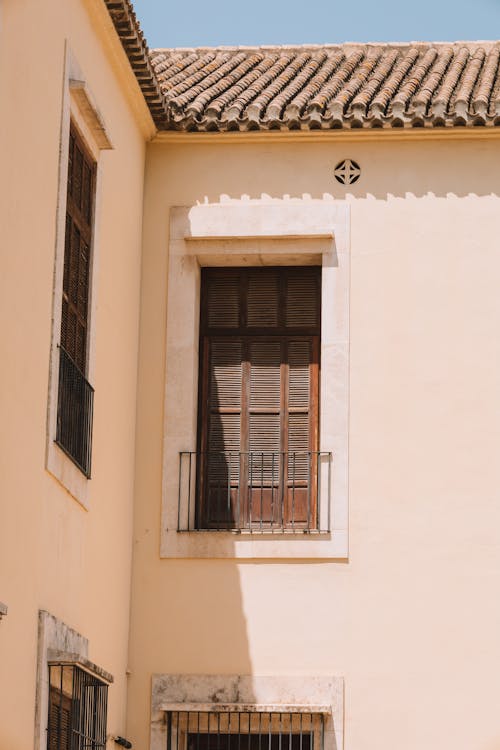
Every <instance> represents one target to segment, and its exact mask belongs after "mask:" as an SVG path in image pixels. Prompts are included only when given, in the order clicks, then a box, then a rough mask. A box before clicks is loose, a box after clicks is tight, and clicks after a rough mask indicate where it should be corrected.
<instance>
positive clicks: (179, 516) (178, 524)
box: [177, 453, 189, 531]
mask: <svg viewBox="0 0 500 750" xmlns="http://www.w3.org/2000/svg"><path fill="white" fill-rule="evenodd" d="M183 456H184V454H183V453H181V454H180V458H179V497H178V499H177V531H180V530H181V493H182V458H183ZM188 502H189V500H188ZM188 522H189V517H188Z"/></svg>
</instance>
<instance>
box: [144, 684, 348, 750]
mask: <svg viewBox="0 0 500 750" xmlns="http://www.w3.org/2000/svg"><path fill="white" fill-rule="evenodd" d="M218 709H219V710H221V711H228V710H229V711H243V712H249V713H250V714H252V713H254V712H259V711H264V712H269V711H272V712H273V713H279V712H280V711H282V712H283V713H292V714H293V713H313V714H315V713H321V714H323V716H324V736H323V741H324V744H323V747H324V750H342V747H343V738H344V678H343V677H341V676H332V675H316V676H310V675H300V676H297V675H287V676H274V675H273V676H260V675H194V674H191V675H187V674H184V675H183V674H176V675H173V674H155V675H153V678H152V685H151V741H150V750H164V748H165V747H167V724H166V721H165V717H166V712H168V711H182V710H184V711H193V712H197V711H211V712H215V711H217V710H218ZM276 730H277V731H279V726H276ZM179 750H182V745H179ZM313 750H316V748H314V747H313Z"/></svg>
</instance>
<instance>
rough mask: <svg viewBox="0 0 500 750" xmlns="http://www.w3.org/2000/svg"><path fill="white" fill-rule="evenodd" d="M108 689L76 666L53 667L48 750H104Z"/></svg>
mask: <svg viewBox="0 0 500 750" xmlns="http://www.w3.org/2000/svg"><path fill="white" fill-rule="evenodd" d="M107 703H108V686H107V684H106V683H105V682H102V680H99V679H98V678H97V677H95V676H94V675H92V674H90V673H89V672H86V671H85V670H84V669H81V668H80V667H78V666H76V665H74V664H51V665H49V716H48V724H47V750H104V748H105V747H106V717H107Z"/></svg>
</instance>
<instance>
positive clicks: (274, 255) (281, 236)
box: [160, 198, 350, 559]
mask: <svg viewBox="0 0 500 750" xmlns="http://www.w3.org/2000/svg"><path fill="white" fill-rule="evenodd" d="M219 266H223V267H224V268H219V270H223V271H227V272H230V271H235V270H237V269H238V268H240V267H244V270H245V271H247V272H250V271H255V270H256V271H259V270H260V269H262V271H263V272H264V271H267V270H270V269H273V270H277V271H278V273H279V272H280V271H283V273H286V272H288V269H289V270H290V271H294V270H295V271H296V272H297V273H299V275H300V274H301V273H303V274H304V275H305V274H306V273H308V269H316V270H315V273H317V274H318V283H319V280H321V294H320V302H321V334H320V336H319V339H320V340H319V355H318V370H320V372H319V373H318V374H319V378H318V379H319V386H318V392H319V393H318V409H317V411H318V435H317V440H318V442H317V450H318V451H321V452H320V454H319V456H317V457H316V456H313V459H312V460H313V462H314V463H316V458H317V460H318V462H319V468H318V473H317V481H316V488H312V489H313V491H312V493H311V497H312V501H313V502H314V501H317V502H315V506H314V507H315V508H316V512H317V523H316V526H315V527H314V526H313V525H312V521H311V527H310V528H307V524H303V525H302V527H301V526H300V525H299V524H298V523H297V524H295V525H293V524H292V523H290V524H289V525H284V524H278V523H277V522H276V523H274V521H273V522H272V523H271V520H272V517H271V520H270V521H269V522H268V523H267V525H266V522H265V521H264V520H263V521H262V527H261V524H260V521H259V520H258V517H257V519H256V518H254V516H253V508H252V522H249V523H248V525H246V526H244V525H243V524H242V523H240V525H239V526H238V525H237V521H238V517H237V515H236V513H235V512H234V511H230V512H229V513H228V514H227V516H228V520H229V521H230V522H231V523H232V525H231V524H229V523H228V524H227V525H226V524H223V523H220V524H219V525H217V524H216V523H215V524H212V525H211V526H210V527H209V528H205V529H204V528H203V518H202V516H201V514H200V512H199V509H200V505H201V503H200V492H199V489H200V488H199V482H198V478H199V477H200V474H201V471H200V464H201V458H202V457H201V455H200V453H201V447H200V440H201V429H200V427H201V425H200V419H199V417H200V415H201V411H202V410H201V408H200V396H199V394H200V371H199V365H200V359H202V357H201V352H200V346H201V344H202V343H203V341H202V340H201V341H200V322H201V323H203V320H201V321H200V305H201V292H202V277H204V276H205V275H206V273H207V272H213V273H215V272H216V269H217V268H218V267H219ZM349 269H350V255H349V206H347V205H345V204H343V203H342V202H337V201H333V202H329V201H323V200H321V199H311V200H304V201H302V200H288V199H286V200H276V201H275V200H274V199H273V200H272V201H271V202H269V200H268V199H267V198H266V199H262V200H246V199H245V200H235V201H232V200H231V201H228V202H226V201H224V202H221V203H215V204H200V205H193V206H177V207H176V206H174V207H170V222H169V255H168V274H167V275H166V277H167V279H166V286H165V294H166V301H167V321H168V322H167V326H166V331H165V347H166V356H165V362H166V370H165V380H164V388H165V393H164V398H165V401H164V406H165V408H164V419H163V461H162V508H161V515H162V525H161V542H160V554H161V556H162V557H165V558H207V559H209V558H210V559H212V558H216V559H223V558H236V559H269V558H280V559H299V558H307V559H311V558H315V559H323V558H346V557H347V556H348V498H349V473H348V425H349V409H348V407H349V356H350V354H349V296H350V295H349V291H350V287H349ZM242 270H243V269H242ZM313 272H314V271H313ZM319 275H320V277H319ZM248 333H249V335H250V334H251V333H254V331H249V332H248ZM266 334H267V335H268V336H269V335H270V334H269V329H266ZM301 334H302V335H307V332H306V331H304V329H301ZM261 452H262V451H261ZM253 473H254V476H256V472H255V471H254V472H253ZM271 473H272V464H271ZM243 481H244V475H243V474H241V483H242V482H243ZM241 483H240V485H241ZM241 489H243V492H245V487H244V486H243V487H241V486H240V493H241ZM234 494H236V498H237V497H238V495H237V487H236V493H234V492H233V495H234ZM282 494H283V493H282ZM292 494H293V487H292ZM216 497H217V495H216ZM271 497H272V498H273V499H274V502H275V508H276V501H277V498H278V495H277V493H276V490H274V494H272V495H271ZM224 500H225V502H226V503H227V500H228V493H227V491H226V493H225V496H224ZM221 501H222V492H221ZM230 502H231V499H230ZM257 503H258V505H257V508H258V509H259V510H260V492H259V493H258V499H257ZM263 504H264V492H263ZM235 510H236V509H235ZM206 525H207V526H208V524H206ZM200 532H203V533H200ZM205 532H209V533H205ZM219 532H220V533H219Z"/></svg>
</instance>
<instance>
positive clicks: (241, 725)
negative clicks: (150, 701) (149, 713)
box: [167, 705, 325, 750]
mask: <svg viewBox="0 0 500 750" xmlns="http://www.w3.org/2000/svg"><path fill="white" fill-rule="evenodd" d="M193 708H194V706H193ZM228 708H229V709H230V710H227V709H228ZM282 708H283V710H279V709H278V708H276V710H275V711H271V710H267V707H264V706H255V707H254V708H253V710H248V709H247V710H240V707H238V706H237V705H235V706H224V707H222V706H221V707H220V708H219V707H215V706H214V710H211V711H203V710H201V711H199V710H182V711H176V710H174V711H167V748H168V750H323V748H324V723H325V722H324V714H323V713H320V712H316V711H314V707H295V710H294V711H293V712H291V711H290V710H289V709H290V707H288V706H283V707H282ZM287 709H288V710H287Z"/></svg>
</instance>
